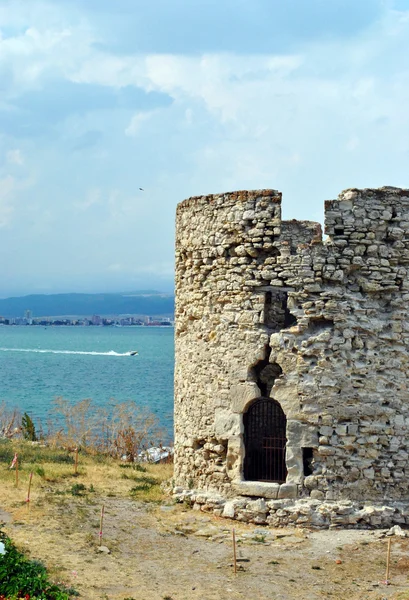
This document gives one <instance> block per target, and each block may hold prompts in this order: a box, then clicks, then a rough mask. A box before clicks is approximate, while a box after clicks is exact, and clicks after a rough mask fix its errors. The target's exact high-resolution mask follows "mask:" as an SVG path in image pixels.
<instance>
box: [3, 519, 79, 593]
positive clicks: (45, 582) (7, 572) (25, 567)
mask: <svg viewBox="0 0 409 600" xmlns="http://www.w3.org/2000/svg"><path fill="white" fill-rule="evenodd" d="M0 541H1V543H2V547H3V546H4V553H2V554H0V599H1V598H4V599H7V600H17V599H19V598H22V599H23V598H27V599H29V600H70V598H71V597H72V596H73V595H78V594H77V592H75V590H72V589H67V588H63V587H61V586H59V585H54V584H52V583H51V582H50V580H49V578H48V574H47V571H46V569H45V567H44V565H42V564H41V563H40V562H39V561H35V560H29V559H28V558H26V557H25V556H24V554H22V553H21V552H19V550H17V548H16V547H15V546H14V544H13V543H12V541H11V540H10V538H9V537H8V536H7V535H6V534H5V533H4V532H3V531H1V530H0Z"/></svg>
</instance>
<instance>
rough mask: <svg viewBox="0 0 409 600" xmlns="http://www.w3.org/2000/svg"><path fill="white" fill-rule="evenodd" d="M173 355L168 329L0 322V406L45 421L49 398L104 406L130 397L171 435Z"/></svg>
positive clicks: (50, 399) (171, 339) (50, 401)
mask: <svg viewBox="0 0 409 600" xmlns="http://www.w3.org/2000/svg"><path fill="white" fill-rule="evenodd" d="M132 350H137V351H138V353H139V354H138V355H137V356H130V355H129V354H128V353H129V352H130V351H132ZM173 358H174V349H173V328H171V327H169V328H167V327H109V328H108V327H47V328H44V327H39V326H36V327H30V326H21V327H18V326H17V327H16V326H3V327H0V403H2V402H5V403H6V405H7V407H9V408H17V409H19V410H20V411H21V412H24V411H26V412H28V413H29V414H30V416H31V417H32V418H33V419H34V421H35V420H36V419H41V420H42V421H43V422H45V421H46V419H47V415H48V413H49V411H50V409H51V407H52V401H53V400H54V399H55V398H56V397H60V396H62V397H63V398H65V399H66V400H68V401H70V402H72V403H74V402H77V401H79V400H84V399H85V398H91V399H92V401H93V403H95V404H96V405H103V406H107V405H109V404H110V403H112V401H113V400H115V401H116V402H124V401H128V400H133V401H135V402H136V403H137V404H138V405H141V406H146V407H148V408H149V409H150V411H151V412H153V413H155V414H156V415H157V417H158V419H159V420H160V422H161V425H162V426H163V427H164V428H166V430H167V432H168V433H169V435H171V434H172V429H173Z"/></svg>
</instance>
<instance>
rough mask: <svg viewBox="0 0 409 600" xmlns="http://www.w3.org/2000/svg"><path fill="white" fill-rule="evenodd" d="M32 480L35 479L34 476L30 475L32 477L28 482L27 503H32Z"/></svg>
mask: <svg viewBox="0 0 409 600" xmlns="http://www.w3.org/2000/svg"><path fill="white" fill-rule="evenodd" d="M32 479H33V474H32V473H30V477H29V480H28V490H27V499H26V502H30V490H31V481H32Z"/></svg>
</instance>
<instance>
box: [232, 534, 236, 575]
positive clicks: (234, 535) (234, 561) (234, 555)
mask: <svg viewBox="0 0 409 600" xmlns="http://www.w3.org/2000/svg"><path fill="white" fill-rule="evenodd" d="M233 564H234V574H235V575H236V574H237V555H236V532H235V531H234V528H233Z"/></svg>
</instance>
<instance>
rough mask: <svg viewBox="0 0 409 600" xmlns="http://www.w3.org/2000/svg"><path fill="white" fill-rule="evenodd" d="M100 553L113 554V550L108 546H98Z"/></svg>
mask: <svg viewBox="0 0 409 600" xmlns="http://www.w3.org/2000/svg"><path fill="white" fill-rule="evenodd" d="M98 552H103V553H104V554H111V550H110V549H109V548H108V547H107V546H98Z"/></svg>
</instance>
